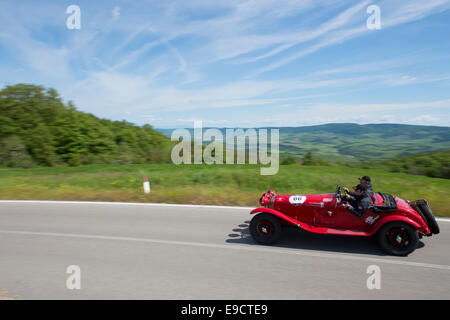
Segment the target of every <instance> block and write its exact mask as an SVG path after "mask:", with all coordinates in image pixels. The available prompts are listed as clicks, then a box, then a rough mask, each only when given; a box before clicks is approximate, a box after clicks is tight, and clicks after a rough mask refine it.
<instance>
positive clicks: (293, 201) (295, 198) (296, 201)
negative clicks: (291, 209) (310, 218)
mask: <svg viewBox="0 0 450 320" xmlns="http://www.w3.org/2000/svg"><path fill="white" fill-rule="evenodd" d="M305 200H306V197H305V196H290V197H289V203H290V204H293V205H294V206H299V205H301V204H302V203H303V202H305Z"/></svg>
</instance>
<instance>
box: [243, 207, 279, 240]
mask: <svg viewBox="0 0 450 320" xmlns="http://www.w3.org/2000/svg"><path fill="white" fill-rule="evenodd" d="M250 234H251V235H252V237H253V239H255V241H256V242H258V243H261V244H272V243H275V242H277V241H278V239H279V238H280V235H281V224H280V222H279V221H278V219H277V218H276V217H275V216H273V215H271V214H268V213H258V214H257V215H256V216H254V217H253V219H252V221H250Z"/></svg>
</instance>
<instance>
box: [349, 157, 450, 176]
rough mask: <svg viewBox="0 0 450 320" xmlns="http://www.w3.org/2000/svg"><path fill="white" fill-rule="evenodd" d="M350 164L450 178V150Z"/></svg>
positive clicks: (359, 166)
mask: <svg viewBox="0 0 450 320" xmlns="http://www.w3.org/2000/svg"><path fill="white" fill-rule="evenodd" d="M350 166H354V167H358V168H367V169H382V170H385V171H390V172H404V173H409V174H417V175H423V176H428V177H433V178H445V179H450V151H440V152H432V153H427V154H419V155H413V156H407V157H399V158H393V159H389V160H384V161H371V162H362V163H357V164H354V165H350Z"/></svg>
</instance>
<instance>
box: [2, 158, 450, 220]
mask: <svg viewBox="0 0 450 320" xmlns="http://www.w3.org/2000/svg"><path fill="white" fill-rule="evenodd" d="M259 173H260V170H259V166H257V165H233V166H230V165H211V166H208V165H180V166H176V165H173V164H149V165H104V164H101V165H86V166H78V167H62V166H61V167H37V168H31V169H17V168H0V199H34V200H36V199H39V200H85V201H129V202H164V203H190V204H210V205H228V206H257V205H258V203H257V201H258V199H259V197H260V196H261V194H262V193H263V192H265V191H267V190H268V189H274V190H275V191H276V192H277V193H280V194H282V193H289V194H291V193H292V194H295V193H297V194H308V193H326V192H334V191H335V189H336V185H337V184H338V183H340V184H341V185H343V186H348V187H350V186H353V185H355V184H357V183H358V180H357V177H359V176H361V175H369V176H370V177H372V180H373V184H374V191H382V192H386V193H391V194H394V195H397V196H399V197H401V198H403V199H407V200H416V199H421V198H425V199H427V200H428V201H429V202H430V203H431V207H432V209H433V213H434V214H435V215H437V216H450V201H449V199H450V180H448V179H439V178H430V177H425V176H420V175H410V174H405V173H391V172H386V171H383V170H376V169H370V170H369V169H358V168H349V167H346V166H330V167H328V166H326V167H322V166H303V165H299V164H292V165H284V166H280V169H279V172H278V174H276V175H274V176H261V175H260V174H259ZM143 176H148V177H149V180H150V183H151V193H150V194H148V195H146V194H144V193H143V188H142V180H143Z"/></svg>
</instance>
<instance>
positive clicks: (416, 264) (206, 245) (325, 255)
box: [0, 230, 450, 271]
mask: <svg viewBox="0 0 450 320" xmlns="http://www.w3.org/2000/svg"><path fill="white" fill-rule="evenodd" d="M0 233H1V234H15V235H30V236H48V237H66V238H81V239H97V240H116V241H134V242H146V243H156V244H166V245H181V246H191V247H204V248H215V249H231V250H243V251H252V252H264V253H274V254H289V255H298V256H307V257H318V258H328V259H345V260H358V261H364V262H370V263H372V262H373V263H385V264H395V265H404V266H410V267H421V268H432V269H440V270H449V271H450V266H448V265H439V264H429V263H420V262H412V261H400V260H391V259H379V258H370V257H360V256H354V255H348V254H332V253H317V252H310V251H302V250H301V249H295V250H290V249H279V248H267V247H260V246H253V245H242V244H240V245H238V244H233V245H226V244H213V243H201V242H190V241H175V240H162V239H151V238H134V237H118V236H107V235H90V234H74V233H55V232H33V231H19V230H0Z"/></svg>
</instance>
